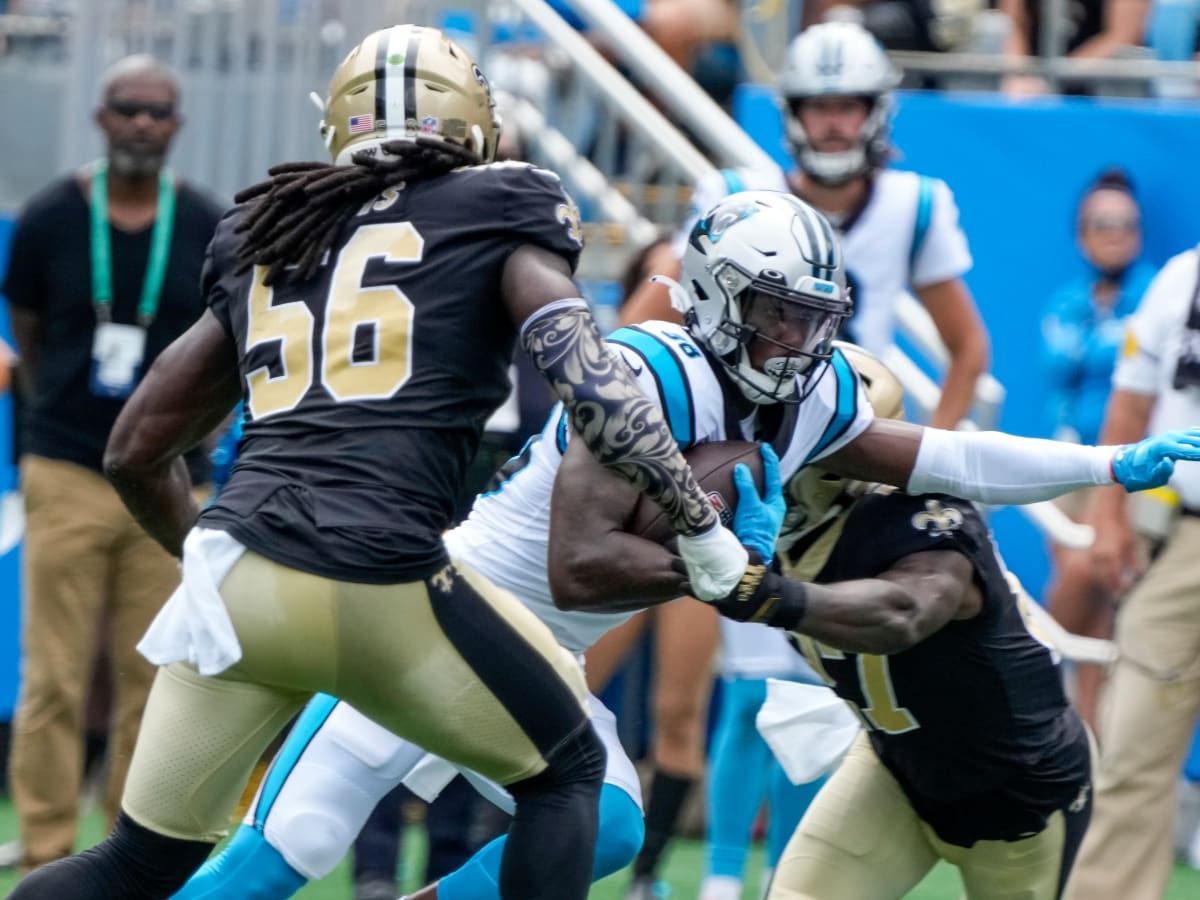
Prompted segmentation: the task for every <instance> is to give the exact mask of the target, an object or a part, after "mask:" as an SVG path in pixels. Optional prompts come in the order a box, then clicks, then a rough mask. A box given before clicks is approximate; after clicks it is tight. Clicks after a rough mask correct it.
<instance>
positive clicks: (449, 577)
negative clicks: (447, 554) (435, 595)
mask: <svg viewBox="0 0 1200 900" xmlns="http://www.w3.org/2000/svg"><path fill="white" fill-rule="evenodd" d="M429 583H430V584H432V585H433V586H434V587H435V588H437V589H438V590H439V591H441V592H442V593H443V594H448V593H450V591H451V590H452V589H453V587H454V567H453V566H446V567H445V568H443V569H442V570H441V571H440V572H437V573H435V574H434V575H432V576H430V578H429Z"/></svg>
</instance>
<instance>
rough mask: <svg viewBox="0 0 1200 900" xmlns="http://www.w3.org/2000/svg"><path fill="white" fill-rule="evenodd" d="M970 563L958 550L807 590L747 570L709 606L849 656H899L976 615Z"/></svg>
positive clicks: (977, 602)
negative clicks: (950, 624)
mask: <svg viewBox="0 0 1200 900" xmlns="http://www.w3.org/2000/svg"><path fill="white" fill-rule="evenodd" d="M973 579H974V568H973V567H972V565H971V561H970V560H969V559H968V558H967V557H966V556H964V555H963V554H961V553H959V552H958V551H956V550H929V551H925V552H922V553H914V554H912V555H911V556H907V557H904V558H903V559H901V560H899V561H898V562H897V563H896V564H895V565H893V566H892V567H891V568H890V569H889V570H888V571H886V572H884V573H883V574H881V575H879V576H878V577H876V578H863V579H859V580H856V581H843V582H839V583H837V584H813V583H811V582H802V581H797V580H795V579H792V578H788V577H787V576H784V575H780V574H779V573H777V572H770V571H767V570H766V569H765V568H764V567H758V568H757V569H756V567H755V566H753V565H751V566H750V568H749V570H748V571H747V573H746V576H745V577H744V578H743V579H742V584H741V585H740V586H739V587H738V589H737V590H736V591H734V592H733V593H732V594H730V595H729V596H728V597H726V598H724V599H723V600H718V601H716V602H715V603H714V604H713V605H714V606H716V607H717V610H718V611H719V612H720V613H721V614H722V615H723V616H726V617H727V618H731V619H735V620H736V621H739V622H761V623H763V624H764V625H771V626H773V627H776V628H784V629H786V630H788V631H796V632H799V633H801V634H806V635H808V636H809V637H812V638H814V639H816V640H818V641H820V642H821V643H823V644H828V645H829V646H830V647H835V648H837V649H838V650H845V651H847V652H850V653H873V654H876V655H882V654H888V653H899V652H901V651H903V650H907V649H908V648H909V647H912V646H914V645H915V644H919V643H920V642H921V641H923V640H925V639H926V638H927V637H929V636H930V635H931V634H933V633H934V632H936V631H938V630H939V629H941V628H942V627H943V626H944V625H945V624H946V623H947V622H949V621H950V620H951V619H967V618H970V617H971V616H974V615H975V614H976V613H978V612H979V609H980V605H981V603H982V598H981V596H980V593H979V589H978V588H977V587H976V585H975V582H974V580H973Z"/></svg>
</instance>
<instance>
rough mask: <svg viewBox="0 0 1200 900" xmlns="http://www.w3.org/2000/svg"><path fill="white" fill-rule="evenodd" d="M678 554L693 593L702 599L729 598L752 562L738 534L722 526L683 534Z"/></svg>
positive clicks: (680, 538)
mask: <svg viewBox="0 0 1200 900" xmlns="http://www.w3.org/2000/svg"><path fill="white" fill-rule="evenodd" d="M679 555H680V557H682V558H683V562H684V564H685V565H686V566H687V576H688V581H689V582H691V585H692V593H693V594H695V595H696V596H697V597H699V598H700V599H701V600H720V599H721V598H722V597H727V596H729V593H730V591H732V590H733V589H734V588H735V587H737V586H738V582H740V581H741V580H742V576H743V575H744V574H746V564H747V563H748V562H749V561H750V557H749V554H747V553H746V548H745V547H743V546H742V542H741V541H739V540H738V539H737V535H735V534H734V533H733V532H732V531H730V530H729V529H728V528H725V527H724V526H723V525H721V524H720V523H718V524H716V525H714V526H713V527H712V528H710V529H709V530H708V531H704V532H701V533H700V534H697V535H693V536H692V537H688V536H686V535H682V534H681V535H680V536H679Z"/></svg>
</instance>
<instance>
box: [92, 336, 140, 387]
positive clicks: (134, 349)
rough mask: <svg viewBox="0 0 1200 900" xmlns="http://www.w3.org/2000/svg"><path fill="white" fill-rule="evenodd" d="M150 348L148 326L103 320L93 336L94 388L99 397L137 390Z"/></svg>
mask: <svg viewBox="0 0 1200 900" xmlns="http://www.w3.org/2000/svg"><path fill="white" fill-rule="evenodd" d="M145 351H146V329H144V328H142V327H140V326H138V325H118V324H116V323H115V322H101V323H99V324H97V325H96V334H95V336H94V337H93V338H92V381H91V390H92V393H93V394H95V395H96V396H97V397H115V398H117V399H124V398H125V397H128V396H129V395H130V394H131V393H133V387H134V384H135V383H136V382H137V377H138V373H139V372H140V371H141V368H142V358H143V357H144V355H145Z"/></svg>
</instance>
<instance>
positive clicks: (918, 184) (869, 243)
mask: <svg viewBox="0 0 1200 900" xmlns="http://www.w3.org/2000/svg"><path fill="white" fill-rule="evenodd" d="M744 190H767V191H784V192H788V193H790V192H791V187H790V186H789V185H788V181H787V175H786V173H785V172H784V170H783V169H780V168H772V169H722V170H721V171H719V172H714V173H713V174H712V175H711V176H709V177H706V178H703V179H701V180H700V181H699V182H698V183H697V184H696V188H695V191H694V192H693V194H692V204H691V205H692V211H691V215H690V216H689V217H688V220H687V222H685V223H684V227H683V229H682V230H681V231H680V232H679V234H678V235H676V238H675V244H674V247H675V250H676V255H677V256H679V257H680V258H682V257H683V248H684V246H685V244H686V241H687V236H688V234H689V233H690V232H691V230H692V226H693V225H695V223H696V222H697V220H698V219H699V218H700V217H701V216H702V215H703V214H704V213H706V212H707V211H708V210H709V209H711V208H712V207H714V206H715V205H716V204H717V203H718V202H720V200H721V199H722V198H724V197H726V196H728V195H729V194H731V193H734V192H736V191H744ZM831 224H833V225H834V227H835V228H837V230H838V234H839V236H840V237H841V240H842V255H843V258H844V260H845V267H846V280H847V283H848V284H849V285H850V288H851V295H850V296H851V299H853V300H854V316H853V317H852V318H851V320H850V322H849V324H848V325H847V336H848V338H849V339H850V340H851V341H853V342H854V343H856V344H858V345H860V346H862V347H864V348H866V349H867V350H870V351H871V352H872V353H874V354H876V355H878V354H881V353H882V352H883V351H884V350H886V349H887V348H888V346H890V345H891V343H892V341H893V335H894V334H895V330H896V301H897V299H898V298H899V297H900V296H901V295H902V294H903V293H904V292H905V291H908V290H910V289H920V288H923V287H927V286H928V285H932V284H937V283H939V282H942V281H947V280H949V279H951V278H959V277H961V276H963V275H964V274H966V273H967V272H968V271H969V270H970V268H971V252H970V250H969V249H968V248H967V238H966V235H965V234H963V230H962V228H961V227H960V226H959V224H958V207H957V205H955V202H954V194H953V193H952V192H951V191H950V188H949V187H948V186H947V184H946V183H945V182H944V181H942V180H941V179H939V178H930V177H928V176H925V175H917V174H916V173H914V172H900V171H897V170H893V169H883V170H881V171H879V172H878V173H877V174H876V175H875V178H874V180H873V181H872V184H871V193H870V196H869V197H868V198H867V203H866V205H865V206H864V207H863V209H862V211H861V212H860V213H859V214H858V215H857V216H856V217H854V219H853V220H851V221H849V222H844V223H841V224H840V225H839V223H837V222H832V221H831Z"/></svg>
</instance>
